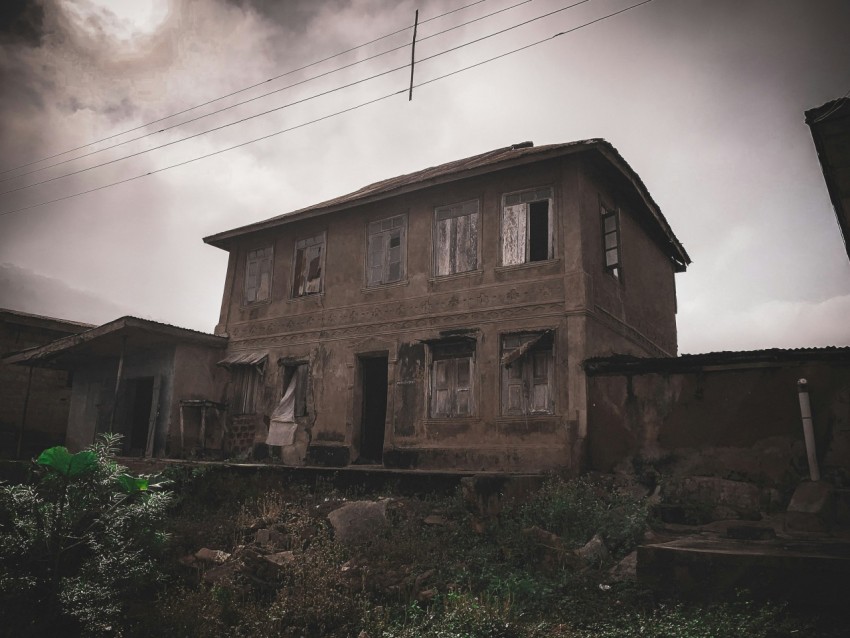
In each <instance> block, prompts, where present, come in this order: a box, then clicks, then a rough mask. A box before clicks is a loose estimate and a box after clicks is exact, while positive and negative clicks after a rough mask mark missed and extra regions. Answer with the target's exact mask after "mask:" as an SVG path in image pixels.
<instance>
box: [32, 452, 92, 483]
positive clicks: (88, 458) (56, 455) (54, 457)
mask: <svg viewBox="0 0 850 638" xmlns="http://www.w3.org/2000/svg"><path fill="white" fill-rule="evenodd" d="M36 463H38V464H39V465H44V466H45V467H47V468H49V469H51V470H54V471H56V472H59V473H60V474H62V475H63V476H67V477H68V478H74V477H77V476H80V475H81V474H85V473H86V472H88V471H89V470H92V469H94V467H95V466H96V465H97V455H96V454H95V453H94V452H92V451H91V450H83V451H82V452H77V453H76V454H71V453H70V452H68V450H67V448H65V447H63V446H61V445H57V446H56V447H51V448H48V449H46V450H45V451H44V452H42V453H41V454H39V456H38V459H36Z"/></svg>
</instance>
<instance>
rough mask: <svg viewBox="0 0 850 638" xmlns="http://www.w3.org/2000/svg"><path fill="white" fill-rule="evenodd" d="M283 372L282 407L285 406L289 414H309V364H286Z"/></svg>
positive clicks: (295, 415)
mask: <svg viewBox="0 0 850 638" xmlns="http://www.w3.org/2000/svg"><path fill="white" fill-rule="evenodd" d="M282 372H283V398H282V399H281V402H280V407H282V408H284V410H285V412H286V415H287V416H291V417H299V416H307V364H306V363H296V364H292V365H284V366H283V370H282ZM290 410H291V413H290ZM285 420H289V421H291V420H292V419H291V418H290V419H285Z"/></svg>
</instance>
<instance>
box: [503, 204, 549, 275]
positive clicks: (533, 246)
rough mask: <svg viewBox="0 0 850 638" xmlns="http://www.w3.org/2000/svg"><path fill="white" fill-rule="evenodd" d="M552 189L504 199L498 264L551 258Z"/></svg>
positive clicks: (514, 263) (508, 264) (505, 264)
mask: <svg viewBox="0 0 850 638" xmlns="http://www.w3.org/2000/svg"><path fill="white" fill-rule="evenodd" d="M552 229H553V215H552V189H551V188H535V189H530V190H527V191H522V192H519V193H511V194H509V195H505V196H504V205H503V206H502V265H504V266H513V265H516V264H524V263H527V262H530V261H543V260H546V259H552V258H553V257H554V256H555V250H554V235H555V234H554V232H553V230H552Z"/></svg>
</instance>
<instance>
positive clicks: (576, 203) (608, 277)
mask: <svg viewBox="0 0 850 638" xmlns="http://www.w3.org/2000/svg"><path fill="white" fill-rule="evenodd" d="M204 241H205V242H207V243H208V244H210V245H212V246H216V247H218V248H221V249H222V250H226V251H227V252H228V253H229V262H228V268H227V276H226V281H225V286H224V296H223V300H222V308H221V315H220V319H219V324H218V326H217V327H216V334H217V335H220V336H221V337H226V338H227V349H226V353H225V355H224V356H223V357H221V359H220V360H219V364H220V366H221V367H222V368H223V369H226V370H227V371H228V372H229V382H228V387H227V390H226V396H227V401H228V404H229V408H228V413H227V424H226V430H227V432H228V441H227V443H226V445H227V446H228V447H229V449H231V450H232V451H233V452H236V453H238V452H239V451H247V450H249V449H250V448H251V447H252V446H254V445H255V444H256V443H258V442H259V443H267V444H269V445H271V446H273V447H272V448H271V449H272V450H273V451H276V450H277V449H278V447H279V448H280V449H281V450H282V452H281V456H282V458H283V460H284V461H285V462H287V463H293V464H301V463H312V464H327V465H336V466H344V465H348V464H351V463H368V464H381V465H384V466H386V467H394V468H427V469H457V470H467V471H470V470H471V471H478V470H498V471H535V472H539V471H546V470H567V471H569V470H574V471H577V470H578V469H579V465H580V463H581V459H582V456H583V454H584V441H585V438H586V436H587V411H588V397H587V384H586V376H585V371H584V369H583V368H582V362H583V361H584V360H585V359H588V358H590V357H597V356H604V355H609V354H614V353H619V354H630V355H634V356H646V357H673V356H675V355H676V353H677V338H676V287H675V280H674V277H675V274H676V273H678V272H682V271H684V270H685V268H686V267H687V265H688V264H689V263H690V258H689V256H688V254H687V252H686V251H685V249H684V248H683V247H682V245H681V243H680V242H679V240H678V239H677V238H676V236H675V235H674V233H673V231H672V229H671V228H670V226H669V224H668V223H667V220H666V219H665V217H664V216H663V214H662V213H661V211H660V209H659V207H658V206H657V204H656V203H655V202H654V201H653V199H652V197H651V196H650V194H649V191H648V190H647V188H646V187H645V185H644V184H643V182H642V181H641V179H640V178H639V177H638V175H637V174H636V173H635V171H634V170H633V169H632V168H631V167H630V166H629V165H628V163H627V162H626V161H625V160H624V159H623V158H622V157H621V156H620V154H619V153H618V152H617V150H616V149H615V148H614V147H613V146H612V145H611V144H609V143H608V142H606V141H604V140H601V139H592V140H585V141H580V142H574V143H568V144H552V145H547V146H539V147H535V146H533V144H531V143H530V142H526V143H521V144H515V145H512V146H509V147H505V148H500V149H496V150H493V151H490V152H487V153H483V154H480V155H476V156H474V157H470V158H466V159H462V160H458V161H454V162H449V163H447V164H442V165H440V166H436V167H432V168H428V169H425V170H422V171H418V172H416V173H411V174H408V175H402V176H399V177H395V178H392V179H388V180H385V181H382V182H378V183H376V184H372V185H370V186H367V187H365V188H362V189H360V190H358V191H356V192H354V193H350V194H348V195H345V196H342V197H338V198H336V199H333V200H330V201H327V202H323V203H320V204H316V205H314V206H310V207H308V208H304V209H301V210H298V211H295V212H293V213H289V214H285V215H280V216H278V217H273V218H271V219H268V220H266V221H262V222H258V223H253V224H250V225H247V226H243V227H241V228H237V229H234V230H230V231H226V232H222V233H219V234H216V235H213V236H210V237H207V238H205V240H204Z"/></svg>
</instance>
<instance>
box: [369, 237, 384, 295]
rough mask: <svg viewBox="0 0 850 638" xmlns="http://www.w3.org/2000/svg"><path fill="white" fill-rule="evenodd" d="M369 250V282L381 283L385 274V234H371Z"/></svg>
mask: <svg viewBox="0 0 850 638" xmlns="http://www.w3.org/2000/svg"><path fill="white" fill-rule="evenodd" d="M367 252H368V253H369V255H368V260H369V262H368V268H367V284H368V285H370V286H372V285H375V284H379V283H381V281H382V278H383V274H384V236H383V235H380V234H378V235H370V236H369V246H368V249H367Z"/></svg>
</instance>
